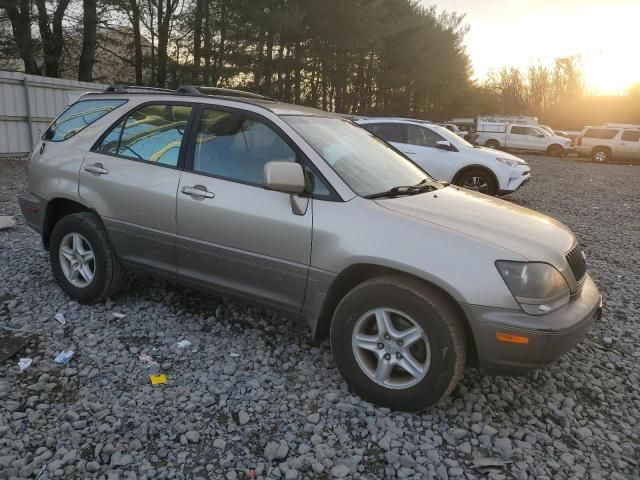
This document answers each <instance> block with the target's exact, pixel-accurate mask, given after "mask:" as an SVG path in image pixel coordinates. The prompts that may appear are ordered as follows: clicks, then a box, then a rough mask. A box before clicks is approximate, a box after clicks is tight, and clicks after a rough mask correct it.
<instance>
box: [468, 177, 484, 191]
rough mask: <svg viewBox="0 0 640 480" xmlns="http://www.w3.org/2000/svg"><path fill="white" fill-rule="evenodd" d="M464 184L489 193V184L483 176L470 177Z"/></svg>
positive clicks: (471, 188)
mask: <svg viewBox="0 0 640 480" xmlns="http://www.w3.org/2000/svg"><path fill="white" fill-rule="evenodd" d="M462 186H463V187H464V188H467V189H469V190H473V191H475V192H480V193H487V192H488V191H489V184H488V183H487V181H486V180H485V179H484V178H482V177H469V178H468V179H467V180H466V181H465V182H464V184H463V185H462Z"/></svg>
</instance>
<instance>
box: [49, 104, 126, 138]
mask: <svg viewBox="0 0 640 480" xmlns="http://www.w3.org/2000/svg"><path fill="white" fill-rule="evenodd" d="M124 103H126V100H81V101H79V102H76V103H74V104H73V105H71V106H70V107H69V108H67V109H66V110H65V111H64V112H62V114H61V115H60V116H59V117H58V118H56V120H55V121H54V122H53V123H52V124H51V126H50V127H49V128H48V129H47V131H46V132H44V135H43V136H42V139H43V140H50V141H52V142H62V141H64V140H67V139H68V138H71V137H73V136H74V135H75V134H76V133H78V132H81V131H82V130H84V129H85V128H87V127H88V126H89V125H91V124H92V123H93V122H95V121H97V120H99V119H100V118H102V117H104V116H105V115H106V114H107V113H109V112H111V111H112V110H115V109H116V108H118V107H119V106H120V105H123V104H124Z"/></svg>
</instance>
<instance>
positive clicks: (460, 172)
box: [451, 163, 502, 191]
mask: <svg viewBox="0 0 640 480" xmlns="http://www.w3.org/2000/svg"><path fill="white" fill-rule="evenodd" d="M478 169H479V170H484V171H486V172H488V173H489V175H491V178H492V179H493V181H494V182H496V187H497V189H498V191H499V190H500V189H501V188H502V186H501V185H500V180H499V179H498V177H497V176H496V174H495V172H494V171H493V170H491V169H490V168H489V167H487V166H486V165H481V164H479V163H474V164H472V165H465V166H464V167H462V168H461V169H460V170H458V171H457V172H456V173H455V175H454V176H453V178H452V179H451V183H453V184H454V185H458V183H457V182H458V180H460V177H462V175H464V174H465V173H467V172H468V171H469V170H478Z"/></svg>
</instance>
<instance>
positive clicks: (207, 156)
mask: <svg viewBox="0 0 640 480" xmlns="http://www.w3.org/2000/svg"><path fill="white" fill-rule="evenodd" d="M271 161H279V162H295V161H296V152H295V151H294V150H293V149H292V148H291V147H290V146H289V145H288V144H287V143H286V142H285V141H284V140H283V139H282V138H281V137H280V135H278V134H277V133H276V132H274V131H273V130H272V129H271V128H270V127H269V126H268V125H266V124H264V123H262V122H260V121H258V120H255V119H253V118H250V117H248V116H246V115H242V114H239V113H233V112H225V111H220V110H212V109H206V110H204V111H203V112H202V118H201V119H200V125H199V126H198V136H197V139H196V148H195V155H194V159H193V170H194V171H195V172H200V173H207V174H210V175H214V176H216V177H221V178H225V179H229V180H235V181H240V182H244V183H251V184H255V185H262V181H263V172H264V166H265V164H266V163H267V162H271Z"/></svg>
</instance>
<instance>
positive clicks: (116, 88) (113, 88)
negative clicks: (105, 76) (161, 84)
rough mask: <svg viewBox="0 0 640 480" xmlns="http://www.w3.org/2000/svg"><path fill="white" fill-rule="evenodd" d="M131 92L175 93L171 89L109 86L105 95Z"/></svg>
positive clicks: (105, 90)
mask: <svg viewBox="0 0 640 480" xmlns="http://www.w3.org/2000/svg"><path fill="white" fill-rule="evenodd" d="M131 90H139V91H142V92H163V93H173V90H171V89H169V88H157V87H142V86H138V85H109V86H108V87H107V88H105V89H104V93H128V92H130V91H131Z"/></svg>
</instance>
